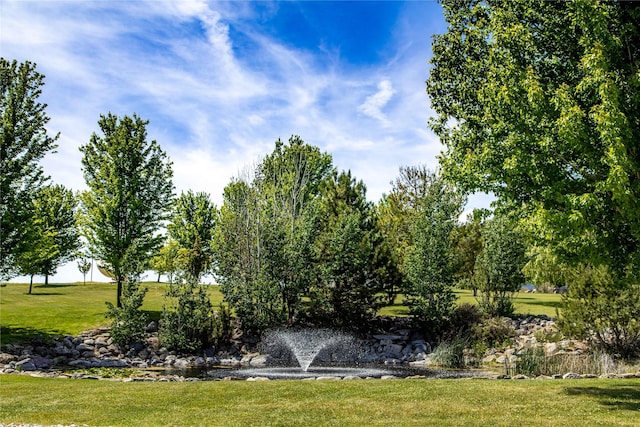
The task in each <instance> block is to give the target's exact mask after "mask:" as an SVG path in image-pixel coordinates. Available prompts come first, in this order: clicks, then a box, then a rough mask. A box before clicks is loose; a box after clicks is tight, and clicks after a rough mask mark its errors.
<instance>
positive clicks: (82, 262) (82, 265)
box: [78, 255, 91, 285]
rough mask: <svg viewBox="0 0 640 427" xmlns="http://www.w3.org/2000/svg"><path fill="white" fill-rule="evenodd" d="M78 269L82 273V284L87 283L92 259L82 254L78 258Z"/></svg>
mask: <svg viewBox="0 0 640 427" xmlns="http://www.w3.org/2000/svg"><path fill="white" fill-rule="evenodd" d="M78 270H79V271H80V273H82V284H83V285H86V284H87V273H88V272H89V270H91V260H90V259H89V258H88V257H87V256H85V255H80V257H79V258H78Z"/></svg>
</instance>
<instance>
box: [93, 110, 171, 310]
mask: <svg viewBox="0 0 640 427" xmlns="http://www.w3.org/2000/svg"><path fill="white" fill-rule="evenodd" d="M147 124H148V122H146V121H144V120H142V119H141V118H139V117H138V116H137V115H135V114H134V115H133V117H128V116H124V117H123V118H121V119H118V117H117V116H115V115H113V114H111V113H109V114H108V115H106V116H101V117H100V120H99V121H98V125H99V126H100V129H101V131H102V134H103V135H102V136H99V135H98V134H95V133H94V134H93V135H91V139H90V141H89V143H88V144H86V145H83V146H81V147H80V151H81V152H82V154H83V158H82V171H83V173H84V178H85V181H86V183H87V186H88V187H89V190H88V191H85V192H84V193H82V195H81V200H82V205H83V219H84V221H83V230H84V234H85V236H86V238H87V240H88V242H89V246H90V250H91V253H93V254H94V256H95V257H96V258H98V259H100V260H101V261H102V262H104V263H105V264H106V265H107V266H108V268H109V270H110V271H112V272H113V274H114V275H115V280H116V283H117V307H121V305H122V302H121V295H122V286H123V283H124V282H125V278H126V277H127V276H130V275H132V274H133V275H135V273H140V272H141V271H142V270H143V268H144V267H143V266H144V265H145V264H146V261H147V260H148V259H149V258H150V257H151V256H152V254H153V253H154V252H155V251H156V250H157V249H158V247H159V245H160V244H161V243H162V239H163V237H162V236H161V235H160V234H158V231H159V230H160V227H161V226H162V225H163V223H164V222H165V220H166V219H167V216H168V210H169V207H170V206H171V202H172V200H173V184H172V176H173V172H172V169H171V163H170V162H169V161H168V160H167V156H166V154H165V153H164V152H163V151H162V149H161V148H160V146H159V145H158V143H157V142H156V141H151V143H149V142H148V141H147V131H146V125H147Z"/></svg>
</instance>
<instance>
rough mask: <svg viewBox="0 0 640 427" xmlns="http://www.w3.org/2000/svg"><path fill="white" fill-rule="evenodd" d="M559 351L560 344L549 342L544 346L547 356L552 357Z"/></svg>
mask: <svg viewBox="0 0 640 427" xmlns="http://www.w3.org/2000/svg"><path fill="white" fill-rule="evenodd" d="M557 351H558V344H557V343H554V342H548V343H546V344H545V346H544V352H545V353H546V354H547V356H551V355H553V354H555V353H556V352H557Z"/></svg>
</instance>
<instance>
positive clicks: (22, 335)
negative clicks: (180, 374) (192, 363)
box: [0, 282, 561, 344]
mask: <svg viewBox="0 0 640 427" xmlns="http://www.w3.org/2000/svg"><path fill="white" fill-rule="evenodd" d="M143 286H145V287H147V288H148V289H149V291H148V292H147V295H146V297H145V302H144V305H143V306H142V309H143V310H145V311H146V312H147V313H148V314H149V317H150V318H151V319H159V317H160V313H161V311H162V305H163V304H164V302H165V300H164V293H165V291H166V288H167V285H166V284H163V283H155V282H147V283H144V284H143ZM28 289H29V285H28V284H15V283H10V284H7V285H6V286H4V287H0V329H1V330H0V334H1V335H0V342H2V343H4V344H6V343H9V342H15V341H21V340H24V339H26V338H28V337H30V336H33V335H45V336H52V335H77V334H79V333H80V332H82V331H84V330H87V329H92V328H96V327H101V326H107V325H108V324H109V320H108V319H106V318H105V317H104V313H105V312H106V306H105V301H109V302H111V303H115V299H116V288H115V285H113V284H110V283H87V284H86V285H84V284H82V283H66V284H49V285H47V286H45V285H42V284H34V286H33V292H32V294H31V295H27V291H28ZM209 294H210V297H211V301H212V303H213V305H214V306H216V307H217V306H219V305H220V303H221V302H222V294H221V293H220V290H219V288H218V287H217V286H210V287H209ZM456 294H457V295H458V302H459V303H463V302H469V303H472V304H473V303H476V300H475V298H474V297H473V295H472V293H471V291H469V290H456ZM560 302H561V296H560V295H554V294H525V293H520V294H517V296H516V299H515V304H516V310H517V312H518V313H522V314H547V315H549V316H555V314H556V308H558V307H560ZM380 314H384V315H394V316H404V315H407V314H408V309H407V307H405V306H403V305H402V296H399V297H398V298H397V301H396V304H394V305H392V306H388V307H385V308H383V309H382V310H380Z"/></svg>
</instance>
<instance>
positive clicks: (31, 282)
mask: <svg viewBox="0 0 640 427" xmlns="http://www.w3.org/2000/svg"><path fill="white" fill-rule="evenodd" d="M32 287H33V274H32V275H31V281H30V282H29V295H31V288H32Z"/></svg>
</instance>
